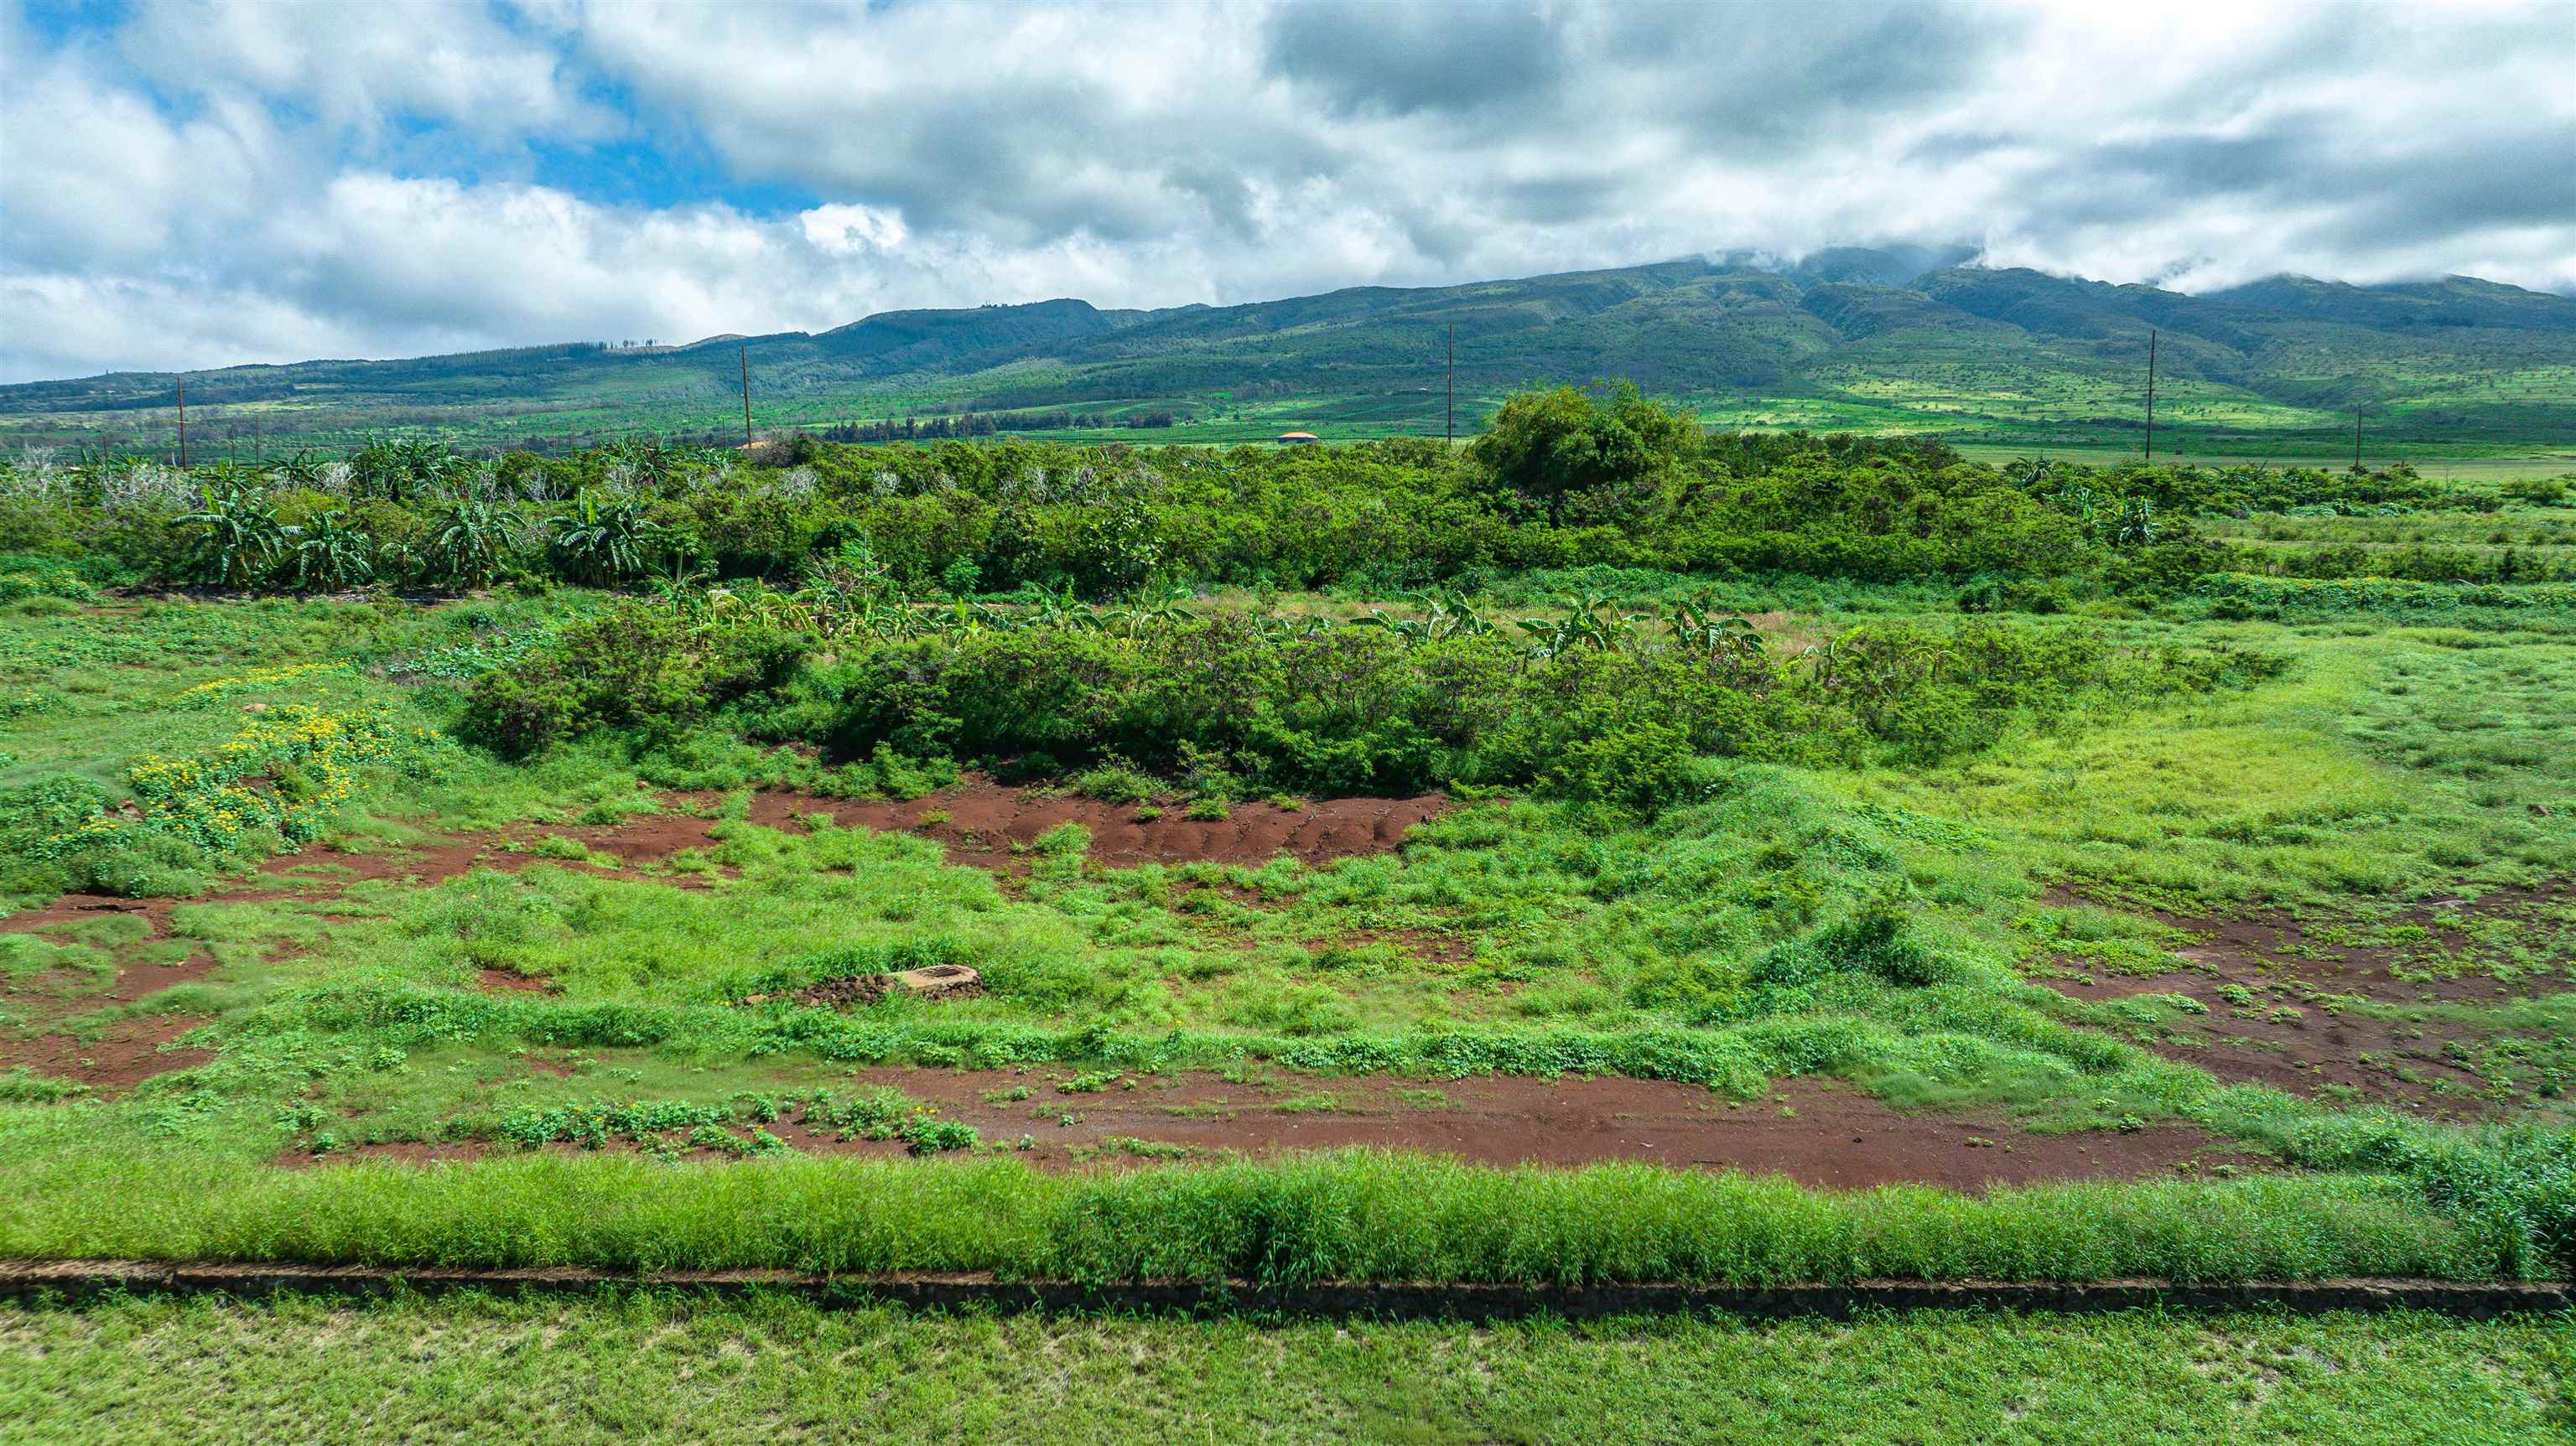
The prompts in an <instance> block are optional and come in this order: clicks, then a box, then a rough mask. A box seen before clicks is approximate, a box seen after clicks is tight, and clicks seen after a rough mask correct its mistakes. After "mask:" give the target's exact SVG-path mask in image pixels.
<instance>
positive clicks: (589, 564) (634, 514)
mask: <svg viewBox="0 0 2576 1446" xmlns="http://www.w3.org/2000/svg"><path fill="white" fill-rule="evenodd" d="M548 527H549V530H550V532H551V533H552V536H551V537H550V538H549V539H548V541H549V545H550V546H551V547H552V549H553V551H554V553H555V556H556V558H557V559H558V560H559V561H560V562H561V563H562V565H563V567H564V570H565V571H566V572H567V573H569V574H570V575H572V576H573V577H575V578H577V579H579V580H581V581H585V582H598V583H611V582H618V581H622V580H623V579H626V578H630V577H634V576H636V575H637V574H639V573H641V572H643V571H644V568H645V563H646V559H647V556H648V554H649V553H650V551H651V548H652V546H653V540H654V538H655V537H656V536H657V535H658V534H659V533H660V532H661V530H662V529H661V526H660V524H658V523H656V522H654V521H653V519H651V518H649V517H647V516H645V515H644V509H643V508H642V507H641V506H640V505H638V504H636V503H633V502H626V501H611V502H602V501H600V500H599V499H598V498H597V497H595V496H593V495H592V494H591V493H590V491H589V490H588V489H587V488H585V489H583V490H582V491H581V492H580V493H579V494H578V495H576V496H575V497H574V499H573V506H572V508H571V510H570V511H567V512H562V513H558V514H556V515H555V516H554V517H553V518H551V519H550V520H549V523H548Z"/></svg>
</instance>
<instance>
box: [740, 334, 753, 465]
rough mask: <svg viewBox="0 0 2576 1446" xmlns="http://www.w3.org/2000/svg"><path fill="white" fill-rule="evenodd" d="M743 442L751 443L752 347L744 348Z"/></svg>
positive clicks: (745, 346)
mask: <svg viewBox="0 0 2576 1446" xmlns="http://www.w3.org/2000/svg"><path fill="white" fill-rule="evenodd" d="M741 351H742V444H743V445H744V446H746V447H748V446H750V445H751V347H750V346H749V345H748V344H745V345H744V346H743V347H742V348H741Z"/></svg>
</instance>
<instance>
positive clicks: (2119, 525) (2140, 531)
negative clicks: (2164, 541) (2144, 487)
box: [2110, 497, 2163, 547]
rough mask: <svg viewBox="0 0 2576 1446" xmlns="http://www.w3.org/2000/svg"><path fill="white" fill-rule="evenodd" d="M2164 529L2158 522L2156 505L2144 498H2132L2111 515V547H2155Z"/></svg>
mask: <svg viewBox="0 0 2576 1446" xmlns="http://www.w3.org/2000/svg"><path fill="white" fill-rule="evenodd" d="M2162 530H2163V529H2162V528H2161V527H2160V526H2159V525H2158V523H2157V522H2156V504H2155V503H2154V502H2153V501H2152V500H2150V499H2148V498H2144V497H2131V498H2129V499H2127V500H2126V501H2124V502H2122V503H2121V504H2120V505H2119V508H2118V509H2117V510H2116V511H2114V512H2113V513H2112V514H2111V522H2110V532H2111V545H2112V546H2114V547H2149V546H2153V545H2154V543H2155V540H2156V535H2157V533H2158V532H2160V531H2162Z"/></svg>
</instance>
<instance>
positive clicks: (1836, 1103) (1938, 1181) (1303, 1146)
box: [278, 1069, 2264, 1192]
mask: <svg viewBox="0 0 2576 1446" xmlns="http://www.w3.org/2000/svg"><path fill="white" fill-rule="evenodd" d="M1070 1078H1074V1076H1071V1075H1070V1074H1069V1073H1068V1072H1065V1071H1061V1070H1059V1071H1053V1072H1046V1071H1032V1072H1029V1073H1027V1074H1014V1073H1010V1072H1006V1071H971V1070H931V1069H919V1070H895V1069H883V1070H868V1071H862V1072H861V1073H860V1075H859V1076H858V1078H857V1080H856V1081H854V1083H857V1084H860V1085H884V1086H889V1087H892V1088H895V1089H900V1090H902V1091H903V1092H904V1093H905V1094H907V1095H909V1096H911V1097H912V1098H914V1099H917V1100H920V1101H922V1102H924V1103H926V1104H929V1105H932V1106H934V1107H935V1108H937V1109H938V1111H939V1113H940V1114H941V1116H942V1117H944V1118H948V1119H953V1120H958V1121H961V1122H963V1123H965V1124H969V1125H973V1126H974V1127H975V1128H976V1130H977V1132H978V1133H979V1134H981V1136H982V1137H983V1139H984V1141H985V1143H986V1144H988V1145H990V1146H993V1147H995V1148H999V1149H1003V1150H1009V1151H1011V1152H1012V1153H1013V1154H1014V1155H1015V1157H1016V1158H1019V1159H1023V1160H1026V1161H1028V1162H1029V1163H1031V1164H1033V1165H1036V1166H1038V1167H1039V1168H1041V1169H1061V1168H1069V1167H1078V1166H1082V1165H1085V1164H1089V1163H1094V1162H1099V1163H1106V1164H1112V1165H1117V1164H1134V1163H1143V1162H1149V1161H1156V1160H1165V1159H1197V1160H1209V1159H1220V1158H1227V1157H1232V1156H1248V1157H1254V1158H1273V1157H1277V1156H1280V1155H1284V1154H1292V1153H1295V1152H1298V1151H1307V1150H1325V1149H1336V1148H1341V1147H1345V1146H1355V1145H1357V1146H1373V1147H1376V1148H1380V1149H1388V1150H1404V1151H1414V1152H1420V1153H1426V1154H1436V1155H1448V1156H1454V1157H1456V1158H1458V1159H1461V1160H1465V1161H1468V1162H1470V1163H1473V1164H1479V1165H1525V1164H1535V1165H1557V1166H1572V1165H1592V1164H1602V1163H1608V1162H1614V1161H1627V1162H1638V1163H1650V1164H1658V1165H1669V1166H1674V1167H1677V1168H1691V1167H1697V1168H1702V1169H1733V1170H1740V1171H1743V1172H1745V1173H1747V1174H1756V1175H1782V1176H1786V1177H1788V1178H1789V1179H1792V1180H1795V1181H1797V1182H1798V1183H1800V1184H1802V1185H1811V1186H1822V1187H1831V1188H1838V1189H1853V1188H1861V1187H1866V1186H1873V1185H1889V1184H1928V1185H1941V1186H1946V1187H1948V1188H1951V1189H1954V1190H1964V1191H1969V1192H1980V1191H1983V1190H1986V1189H1988V1188H1991V1187H1993V1186H1996V1185H2027V1184H2035V1183H2038V1182H2042V1181H2048V1180H2086V1179H2138V1178H2145V1177H2151V1176H2171V1175H2174V1174H2176V1173H2178V1172H2179V1171H2182V1170H2186V1169H2187V1170H2189V1171H2190V1172H2193V1173H2200V1172H2206V1171H2211V1170H2215V1169H2217V1168H2218V1167H2220V1166H2228V1167H2230V1168H2236V1169H2252V1168H2262V1167H2263V1164H2264V1162H2263V1161H2261V1160H2259V1159H2257V1158H2256V1157H2253V1156H2249V1155H2244V1154H2240V1153H2236V1152H2234V1151H2232V1150H2229V1149H2227V1148H2225V1147H2224V1146H2222V1145H2218V1144H2215V1143H2213V1142H2212V1141H2211V1139H2210V1138H2209V1137H2208V1136H2206V1135H2204V1134H2202V1133H2201V1132H2200V1131H2198V1130H2194V1129H2190V1128H2186V1127H2181V1126H2158V1127H2155V1128H2151V1129H2143V1130H2136V1131H2130V1132H2119V1131H2101V1132H2091V1133H2085V1134H2076V1135H2035V1134H2031V1133H2028V1132H2026V1131H2022V1130H2018V1129H2015V1128H2013V1127H2012V1126H2010V1125H2008V1124H2004V1123H2002V1122H2000V1121H1999V1120H1997V1119H1995V1118H1993V1117H1991V1116H1981V1115H1933V1114H1903V1113H1899V1112H1898V1111H1896V1110H1893V1109H1890V1108H1889V1107H1888V1106H1886V1105H1884V1104H1881V1103H1879V1102H1878V1101H1876V1100H1873V1099H1871V1098H1869V1097H1868V1096H1866V1095H1862V1094H1859V1093H1857V1092H1855V1091H1852V1090H1848V1089H1843V1088H1838V1087H1835V1086H1833V1085H1829V1084H1825V1083H1820V1082H1817V1081H1812V1080H1795V1081H1790V1082H1788V1083H1787V1084H1785V1085H1784V1086H1783V1087H1782V1088H1781V1089H1780V1090H1778V1091H1776V1092H1775V1095H1776V1097H1765V1098H1763V1099H1760V1100H1755V1101H1746V1102H1740V1103H1738V1104H1737V1105H1736V1106H1735V1107H1733V1108H1730V1107H1729V1105H1728V1102H1727V1101H1726V1100H1724V1099H1723V1098H1721V1097H1720V1096H1717V1095H1714V1094H1712V1093H1710V1092H1709V1091H1708V1090H1705V1089H1702V1088H1700V1087H1698V1086H1695V1085H1682V1084H1673V1083H1669V1082H1665V1081H1658V1080H1631V1079H1610V1078H1602V1079H1579V1078H1569V1079H1562V1080H1554V1081H1550V1080H1537V1079H1522V1078H1512V1077H1495V1078H1479V1079H1467V1080H1453V1081H1443V1082H1440V1083H1437V1084H1427V1083H1423V1082H1418V1081H1396V1080H1386V1079H1376V1078H1371V1079H1306V1078H1303V1077H1294V1078H1289V1079H1283V1080H1273V1081H1270V1082H1268V1083H1267V1084H1265V1085H1259V1086H1256V1085H1249V1084H1241V1083H1235V1082H1230V1081H1228V1080H1225V1079H1223V1078H1221V1077H1219V1076H1216V1075H1212V1074H1188V1075H1180V1076H1163V1077H1155V1076H1128V1077H1124V1079H1122V1080H1121V1081H1118V1082H1112V1083H1110V1084H1108V1085H1107V1086H1105V1087H1104V1088H1102V1089H1100V1090H1097V1091H1086V1092H1081V1093H1066V1092H1064V1091H1062V1090H1060V1089H1058V1088H1057V1084H1058V1083H1059V1082H1061V1081H1064V1080H1067V1079H1070ZM1127 1080H1132V1081H1133V1082H1134V1084H1135V1087H1134V1088H1133V1089H1129V1088H1126V1087H1125V1083H1126V1081H1127ZM1022 1092H1024V1093H1025V1094H1026V1096H1027V1097H1026V1098H1025V1099H1016V1100H1015V1099H1011V1098H1009V1096H1010V1095H1012V1094H1013V1093H1022ZM768 1128H769V1129H770V1131H771V1132H772V1133H774V1134H776V1135H777V1136H778V1137H779V1138H781V1139H783V1140H785V1141H787V1142H788V1143H789V1144H790V1145H792V1146H794V1147H795V1148H796V1149H798V1150H801V1151H805V1152H808V1153H812V1154H855V1155H877V1156H885V1157H893V1156H897V1155H900V1154H902V1153H903V1146H902V1145H901V1144H899V1143H896V1142H893V1141H874V1140H848V1141H844V1140H840V1139H837V1138H835V1137H833V1136H832V1135H831V1134H829V1133H827V1132H822V1131H817V1130H811V1129H807V1128H805V1127H803V1126H802V1125H799V1124H796V1123H792V1122H787V1121H781V1122H779V1123H776V1124H773V1125H771V1126H769V1127H768ZM737 1133H744V1134H747V1133H748V1131H747V1130H746V1131H738V1132H737ZM1024 1135H1025V1136H1027V1137H1029V1138H1030V1139H1031V1140H1032V1141H1033V1143H1032V1145H1031V1147H1030V1148H1029V1149H1027V1150H1025V1151H1020V1150H1016V1149H1014V1146H1015V1145H1016V1143H1017V1142H1018V1141H1019V1139H1020V1138H1021V1137H1022V1136H1024ZM564 1148H570V1147H564ZM354 1153H356V1154H358V1155H361V1156H372V1157H379V1158H388V1159H396V1160H404V1161H410V1162H415V1163H430V1162H435V1161H441V1160H454V1159H467V1158H473V1157H475V1156H477V1155H479V1154H481V1153H483V1150H482V1148H481V1147H478V1146H473V1145H458V1144H439V1145H431V1144H395V1145H383V1146H375V1147H370V1148H368V1149H364V1150H360V1151H357V1152H354ZM700 1153H701V1154H703V1153H704V1152H700ZM332 1158H340V1157H338V1156H334V1157H332ZM278 1163H280V1164H286V1165H307V1164H312V1163H314V1162H313V1161H312V1160H311V1159H310V1158H309V1157H306V1156H300V1155H290V1156H284V1157H281V1158H280V1160H279V1162H278Z"/></svg>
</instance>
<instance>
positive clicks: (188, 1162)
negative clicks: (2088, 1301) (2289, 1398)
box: [0, 1109, 2547, 1284]
mask: <svg viewBox="0 0 2576 1446" xmlns="http://www.w3.org/2000/svg"><path fill="white" fill-rule="evenodd" d="M13 1113H14V1115H15V1118H14V1119H10V1120H9V1121H8V1122H7V1123H8V1129H9V1139H8V1144H7V1149H8V1155H9V1156H10V1157H11V1159H12V1162H11V1164H10V1166H9V1168H8V1174H9V1178H10V1182H11V1185H12V1190H11V1192H10V1194H11V1198H10V1200H9V1202H8V1203H7V1205H6V1206H5V1207H0V1256H14V1257H30V1258H44V1257H64V1258H71V1257H78V1258H104V1259H116V1258H129V1259H180V1260H185V1259H221V1260H289V1261H305V1262H330V1263H349V1264H378V1265H406V1264H408V1265H494V1266H537V1265H559V1264H588V1265H598V1266H608V1267H619V1268H630V1269H638V1270H676V1269H714V1268H721V1267H774V1268H782V1269H800V1270H829V1271H836V1272H845V1273H860V1272H886V1271H919V1270H932V1271H939V1270H948V1271H959V1270H963V1271H990V1272H994V1273H996V1274H999V1275H1003V1276H1005V1277H1011V1278H1042V1279H1072V1280H1156V1279H1191V1280H1218V1279H1225V1278H1229V1277H1232V1278H1244V1279H1251V1280H1255V1281H1260V1282H1265V1283H1296V1282H1304V1281H1310V1280H1461V1281H1501V1282H1517V1283H1561V1284H1587V1283H1599V1282H1617V1281H1659V1280H1681V1281H1710V1282H1721V1283H1741V1284H1751V1283H1778V1282H1788V1281H1804V1280H1822V1281H1840V1280H1849V1279H1857V1278H1866V1277H1894V1278H1905V1279H1927V1280H1949V1279H1987V1280H2104V1279H2112V1278H2117V1277H2123V1276H2156V1277H2163V1278H2167V1279H2176V1280H2210V1281H2237V1280H2279V1279H2318V1278H2328V1277H2337V1276H2365V1275H2381V1276H2395V1275H2404V1276H2428V1277H2435V1278H2441V1279H2459V1280H2476V1279H2490V1278H2498V1277H2508V1278H2509V1277H2515V1276H2521V1275H2525V1274H2529V1273H2534V1272H2539V1271H2542V1270H2545V1269H2546V1268H2547V1263H2546V1262H2544V1261H2541V1260H2538V1259H2535V1258H2532V1257H2531V1256H2530V1255H2529V1253H2528V1252H2527V1250H2525V1249H2524V1248H2523V1247H2522V1246H2521V1245H2520V1244H2519V1242H2518V1241H2517V1240H2516V1239H2515V1238H2513V1233H2512V1231H2511V1230H2510V1229H2509V1228H2507V1227H2505V1226H2502V1225H2499V1224H2493V1223H2489V1222H2483V1221H2478V1220H2470V1221H2466V1222H2460V1221H2454V1220H2453V1219H2451V1218H2449V1217H2446V1216H2443V1215H2441V1214H2438V1213H2436V1212H2435V1211H2433V1210H2431V1209H2429V1208H2427V1207H2426V1205H2425V1204H2424V1203H2423V1202H2422V1200H2421V1199H2420V1198H2419V1197H2418V1196H2417V1194H2416V1193H2415V1192H2414V1191H2413V1190H2412V1189H2410V1188H2409V1187H2407V1186H2405V1185H2404V1184H2402V1183H2401V1182H2399V1181H2396V1180H2393V1179H2389V1178H2385V1177H2371V1176H2361V1175H2352V1176H2341V1177H2323V1178H2316V1179H2287V1178H2284V1179H2275V1178H2268V1177H2255V1178H2245V1179H2238V1180H2230V1181H2215V1182H2183V1181H2171V1182H2163V1183H2149V1184H2136V1185H2065V1186H2047V1187H2035V1188H2032V1189H2027V1190H1998V1191H1995V1192H1993V1193H1991V1194H1989V1195H1986V1196H1983V1197H1974V1198H1972V1197H1967V1196H1961V1195H1957V1194H1954V1193H1951V1192H1948V1191H1943V1190H1937V1189H1931V1188H1898V1187H1889V1188H1885V1189H1881V1190H1876V1191H1870V1192H1863V1193H1854V1194H1825V1193H1818V1192H1812V1191H1806V1190H1802V1189H1799V1188H1798V1187H1796V1186H1795V1185H1792V1184H1789V1183H1787V1182H1784V1181H1778V1180H1754V1179H1747V1178H1745V1177H1742V1176H1735V1175H1724V1174H1716V1173H1710V1172H1701V1171H1675V1170H1667V1169H1663V1168H1661V1167H1657V1166H1648V1165H1622V1166H1595V1167H1590V1168H1586V1169H1582V1170H1574V1171H1563V1170H1546V1169H1537V1168H1529V1169H1517V1170H1495V1169H1483V1168H1477V1167H1471V1166H1466V1165H1462V1164H1458V1163H1455V1162H1451V1161H1445V1160H1437V1159H1429V1158H1423V1157H1418V1156H1403V1155H1385V1154H1371V1153H1350V1154H1341V1155H1319V1156H1314V1157H1311V1158H1305V1159H1295V1160H1290V1161H1286V1162H1282V1163H1277V1164H1218V1165H1206V1166H1180V1167H1164V1168H1145V1169H1138V1170H1134V1171H1130V1172H1125V1173H1116V1172H1113V1173H1108V1174H1049V1173H1044V1172H1040V1171H1036V1170H1033V1169H1030V1168H1029V1167H1027V1166H1024V1165H1021V1164H1020V1163H1019V1162H1017V1161H1016V1160H1013V1159H1010V1158H1009V1157H1008V1156H1006V1155H1005V1156H998V1157H991V1158H979V1159H972V1160H959V1161H955V1162H943V1163H942V1164H940V1165H938V1166H937V1167H935V1168H934V1167H925V1166H916V1165H912V1164H908V1163H905V1162H900V1161H884V1160H860V1159H848V1158H836V1159H814V1158H802V1157H781V1158H774V1159H768V1160H763V1161H758V1162H755V1163H750V1164H742V1165H708V1164H699V1163H690V1162H682V1163H679V1164H666V1163H660V1162H656V1161H654V1160H650V1159H647V1158H644V1157H642V1156H638V1155H619V1154H597V1155H585V1156H577V1157H571V1158H567V1157H563V1156H558V1155H551V1154H537V1155H523V1156H515V1157H503V1158H495V1159H490V1160H485V1161H481V1162H477V1163H474V1164H471V1165H448V1166H444V1167H440V1168H435V1169H421V1168H415V1167H411V1166H404V1165H391V1164H386V1163H383V1162H358V1163H355V1164H351V1165H346V1166H332V1167H326V1168H321V1169H311V1170H292V1171H289V1170H278V1169H274V1168H269V1167H266V1166H261V1165H254V1164H248V1163H240V1162H229V1161H222V1160H219V1159H214V1158H210V1157H208V1156H206V1155H205V1154H203V1153H196V1152H183V1151H175V1150H168V1149H162V1150H156V1151H148V1152H128V1151H104V1150H102V1151H95V1152H82V1151H80V1150H79V1149H78V1148H77V1146H78V1143H79V1133H80V1125H81V1123H82V1121H81V1118H80V1116H79V1114H78V1113H77V1112H67V1111H62V1110H56V1111H55V1112H54V1117H53V1121H52V1123H50V1124H42V1123H38V1122H37V1121H36V1120H35V1119H34V1118H33V1114H34V1112H33V1111H32V1110H28V1109H21V1110H17V1111H15V1112H13ZM39 1134H51V1135H53V1136H54V1138H53V1139H52V1140H50V1141H39V1140H38V1139H36V1138H34V1136H37V1135H39ZM40 1143H41V1144H50V1145H52V1146H53V1148H51V1149H46V1150H43V1151H41V1153H39V1152H38V1151H37V1150H36V1149H32V1148H31V1146H36V1145H39V1144H40ZM64 1146H72V1147H73V1148H71V1149H65V1148H63V1147H64Z"/></svg>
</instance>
